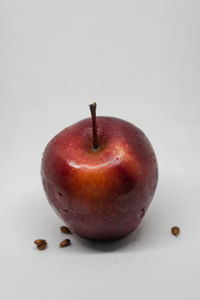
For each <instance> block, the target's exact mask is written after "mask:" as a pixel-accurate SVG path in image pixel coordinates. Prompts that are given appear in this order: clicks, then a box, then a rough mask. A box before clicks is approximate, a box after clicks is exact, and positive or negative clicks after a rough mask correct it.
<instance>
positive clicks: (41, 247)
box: [37, 243, 47, 250]
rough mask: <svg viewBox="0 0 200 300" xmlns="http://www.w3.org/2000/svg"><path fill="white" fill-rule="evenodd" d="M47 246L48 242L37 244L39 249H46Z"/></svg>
mask: <svg viewBox="0 0 200 300" xmlns="http://www.w3.org/2000/svg"><path fill="white" fill-rule="evenodd" d="M46 247H47V244H46V243H44V244H41V245H38V246H37V248H38V250H44V249H46Z"/></svg>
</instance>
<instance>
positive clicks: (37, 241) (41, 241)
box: [34, 239, 47, 246]
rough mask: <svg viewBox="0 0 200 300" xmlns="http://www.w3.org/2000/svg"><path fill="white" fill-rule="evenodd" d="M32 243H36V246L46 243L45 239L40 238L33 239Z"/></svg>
mask: <svg viewBox="0 0 200 300" xmlns="http://www.w3.org/2000/svg"><path fill="white" fill-rule="evenodd" d="M34 243H35V244H36V245H37V246H41V245H43V244H46V243H47V242H46V241H45V240H42V239H38V240H35V241H34Z"/></svg>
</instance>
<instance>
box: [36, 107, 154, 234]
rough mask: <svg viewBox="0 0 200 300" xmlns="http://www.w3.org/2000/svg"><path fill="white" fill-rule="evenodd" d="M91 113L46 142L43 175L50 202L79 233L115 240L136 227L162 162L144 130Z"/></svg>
mask: <svg viewBox="0 0 200 300" xmlns="http://www.w3.org/2000/svg"><path fill="white" fill-rule="evenodd" d="M90 110H91V117H92V118H88V119H84V120H82V121H79V122H78V123H76V124H73V125H71V126H70V127H68V128H65V129H64V130H63V131H61V132H60V133H58V134H57V135H56V136H55V137H54V138H53V139H52V140H51V141H50V142H49V144H48V145H47V147H46V149H45V151H44V154H43V159H42V167H41V175H42V182H43V186H44V190H45V192H46V195H47V197H48V200H49V202H50V204H51V206H52V207H53V208H54V210H55V211H56V213H57V214H58V215H59V216H60V217H61V218H62V219H63V221H64V222H65V223H66V224H67V225H68V226H69V228H70V229H71V230H72V231H73V232H74V233H76V234H78V235H79V236H81V237H84V238H87V239H103V240H113V239H119V238H122V237H125V236H126V235H128V234H129V233H131V232H132V231H133V230H135V229H136V228H137V226H138V225H139V223H140V222H141V220H142V218H143V217H144V215H145V213H146V211H147V209H148V207H149V204H150V203H151V200H152V198H153V196H154V193H155V189H156V185H157V181H158V166H157V161H156V156H155V153H154V150H153V148H152V146H151V144H150V142H149V140H148V139H147V137H146V136H145V135H144V133H143V132H142V131H141V130H140V129H139V128H137V127H136V126H134V125H133V124H131V123H129V122H127V121H124V120H121V119H118V118H114V117H96V104H95V103H94V104H91V105H90Z"/></svg>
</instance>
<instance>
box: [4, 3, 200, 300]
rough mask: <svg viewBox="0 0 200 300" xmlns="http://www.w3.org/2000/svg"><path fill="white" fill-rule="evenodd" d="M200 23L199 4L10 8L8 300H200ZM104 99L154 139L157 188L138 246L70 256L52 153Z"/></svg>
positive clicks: (78, 248) (83, 247)
mask: <svg viewBox="0 0 200 300" xmlns="http://www.w3.org/2000/svg"><path fill="white" fill-rule="evenodd" d="M199 16H200V2H199V1H198V0H196V1H195V0H185V1H184V0H179V1H178V0H153V1H149V0H146V1H145V0H135V1H134V0H130V1H127V0H123V1H117V0H101V1H97V0H91V1H89V0H85V1H81V0H79V1H77V0H57V1H52V0H48V1H47V0H35V1H27V0H18V1H15V0H1V1H0V37H1V38H0V84H1V86H0V106H1V107H0V141H1V143H0V190H1V199H0V241H1V247H0V284H1V287H0V298H1V299H2V300H18V299H20V300H27V299H28V300H33V299H34V300H35V299H37V300H40V299H49V300H54V299H70V300H79V299H84V300H85V299H87V300H104V299H106V300H107V299H111V300H112V299H113V300H121V299H125V300H129V299H130V300H132V299H136V300H143V299H145V300H146V299H148V300H150V299H152V300H160V299H162V300H179V299H181V300H199V299H200V289H199V281H200V278H199V273H200V258H199V257H200V234H199V228H200V196H199V195H200V184H199V182H200V172H199V167H200V164H199V163H200V159H199V155H200V138H199V135H200V120H199V119H200V118H199V110H200V104H199V103H200V58H199V53H200V34H199V31H200V18H199ZM93 101H96V102H97V104H98V111H97V113H98V115H112V116H116V117H120V118H123V119H126V120H128V121H130V122H132V123H134V124H136V125H137V126H138V127H140V128H141V129H142V130H143V131H144V132H145V133H146V135H147V136H148V137H149V139H150V141H151V142H152V144H153V146H154V149H155V152H156V154H157V158H158V163H159V171H160V174H159V175H160V178H159V185H158V188H157V191H156V195H155V197H154V200H153V202H152V204H151V206H150V208H149V211H148V213H147V215H146V216H145V218H144V220H143V222H142V223H141V225H140V226H139V228H138V230H136V231H135V233H133V234H131V235H130V236H129V237H127V238H125V239H123V240H121V241H117V242H112V243H107V244H102V243H92V242H88V241H86V240H81V239H79V238H78V237H76V236H72V242H73V245H72V246H71V247H68V248H63V249H60V248H58V243H59V242H60V241H61V240H62V239H64V238H65V237H66V236H64V235H63V234H61V233H60V232H59V226H60V225H61V224H62V221H61V220H59V219H58V217H57V216H56V215H55V213H54V212H53V210H52V209H51V207H50V206H49V204H48V203H47V201H46V199H45V195H44V192H43V189H42V185H41V180H40V160H41V155H42V152H43V150H44V147H45V145H46V144H47V142H48V141H49V140H50V139H51V138H52V137H53V136H54V135H55V134H56V133H57V132H59V131H60V130H61V129H63V128H64V127H66V126H68V125H70V124H72V123H74V122H76V121H78V120H80V119H83V118H85V117H88V116H89V109H88V104H89V103H91V102H93ZM173 225H178V226H180V228H181V234H180V235H179V237H174V236H172V235H171V233H170V228H171V226H173ZM36 238H46V239H47V241H48V243H49V247H48V249H47V250H45V251H41V252H40V251H37V250H36V249H35V247H34V246H33V240H34V239H36Z"/></svg>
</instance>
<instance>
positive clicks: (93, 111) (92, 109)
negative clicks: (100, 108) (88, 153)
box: [89, 102, 99, 150]
mask: <svg viewBox="0 0 200 300" xmlns="http://www.w3.org/2000/svg"><path fill="white" fill-rule="evenodd" d="M89 107H90V112H91V117H92V130H93V148H94V149H95V150H96V149H98V147H99V143H98V138H97V122H96V107H97V105H96V103H95V102H94V103H92V104H90V105H89Z"/></svg>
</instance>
